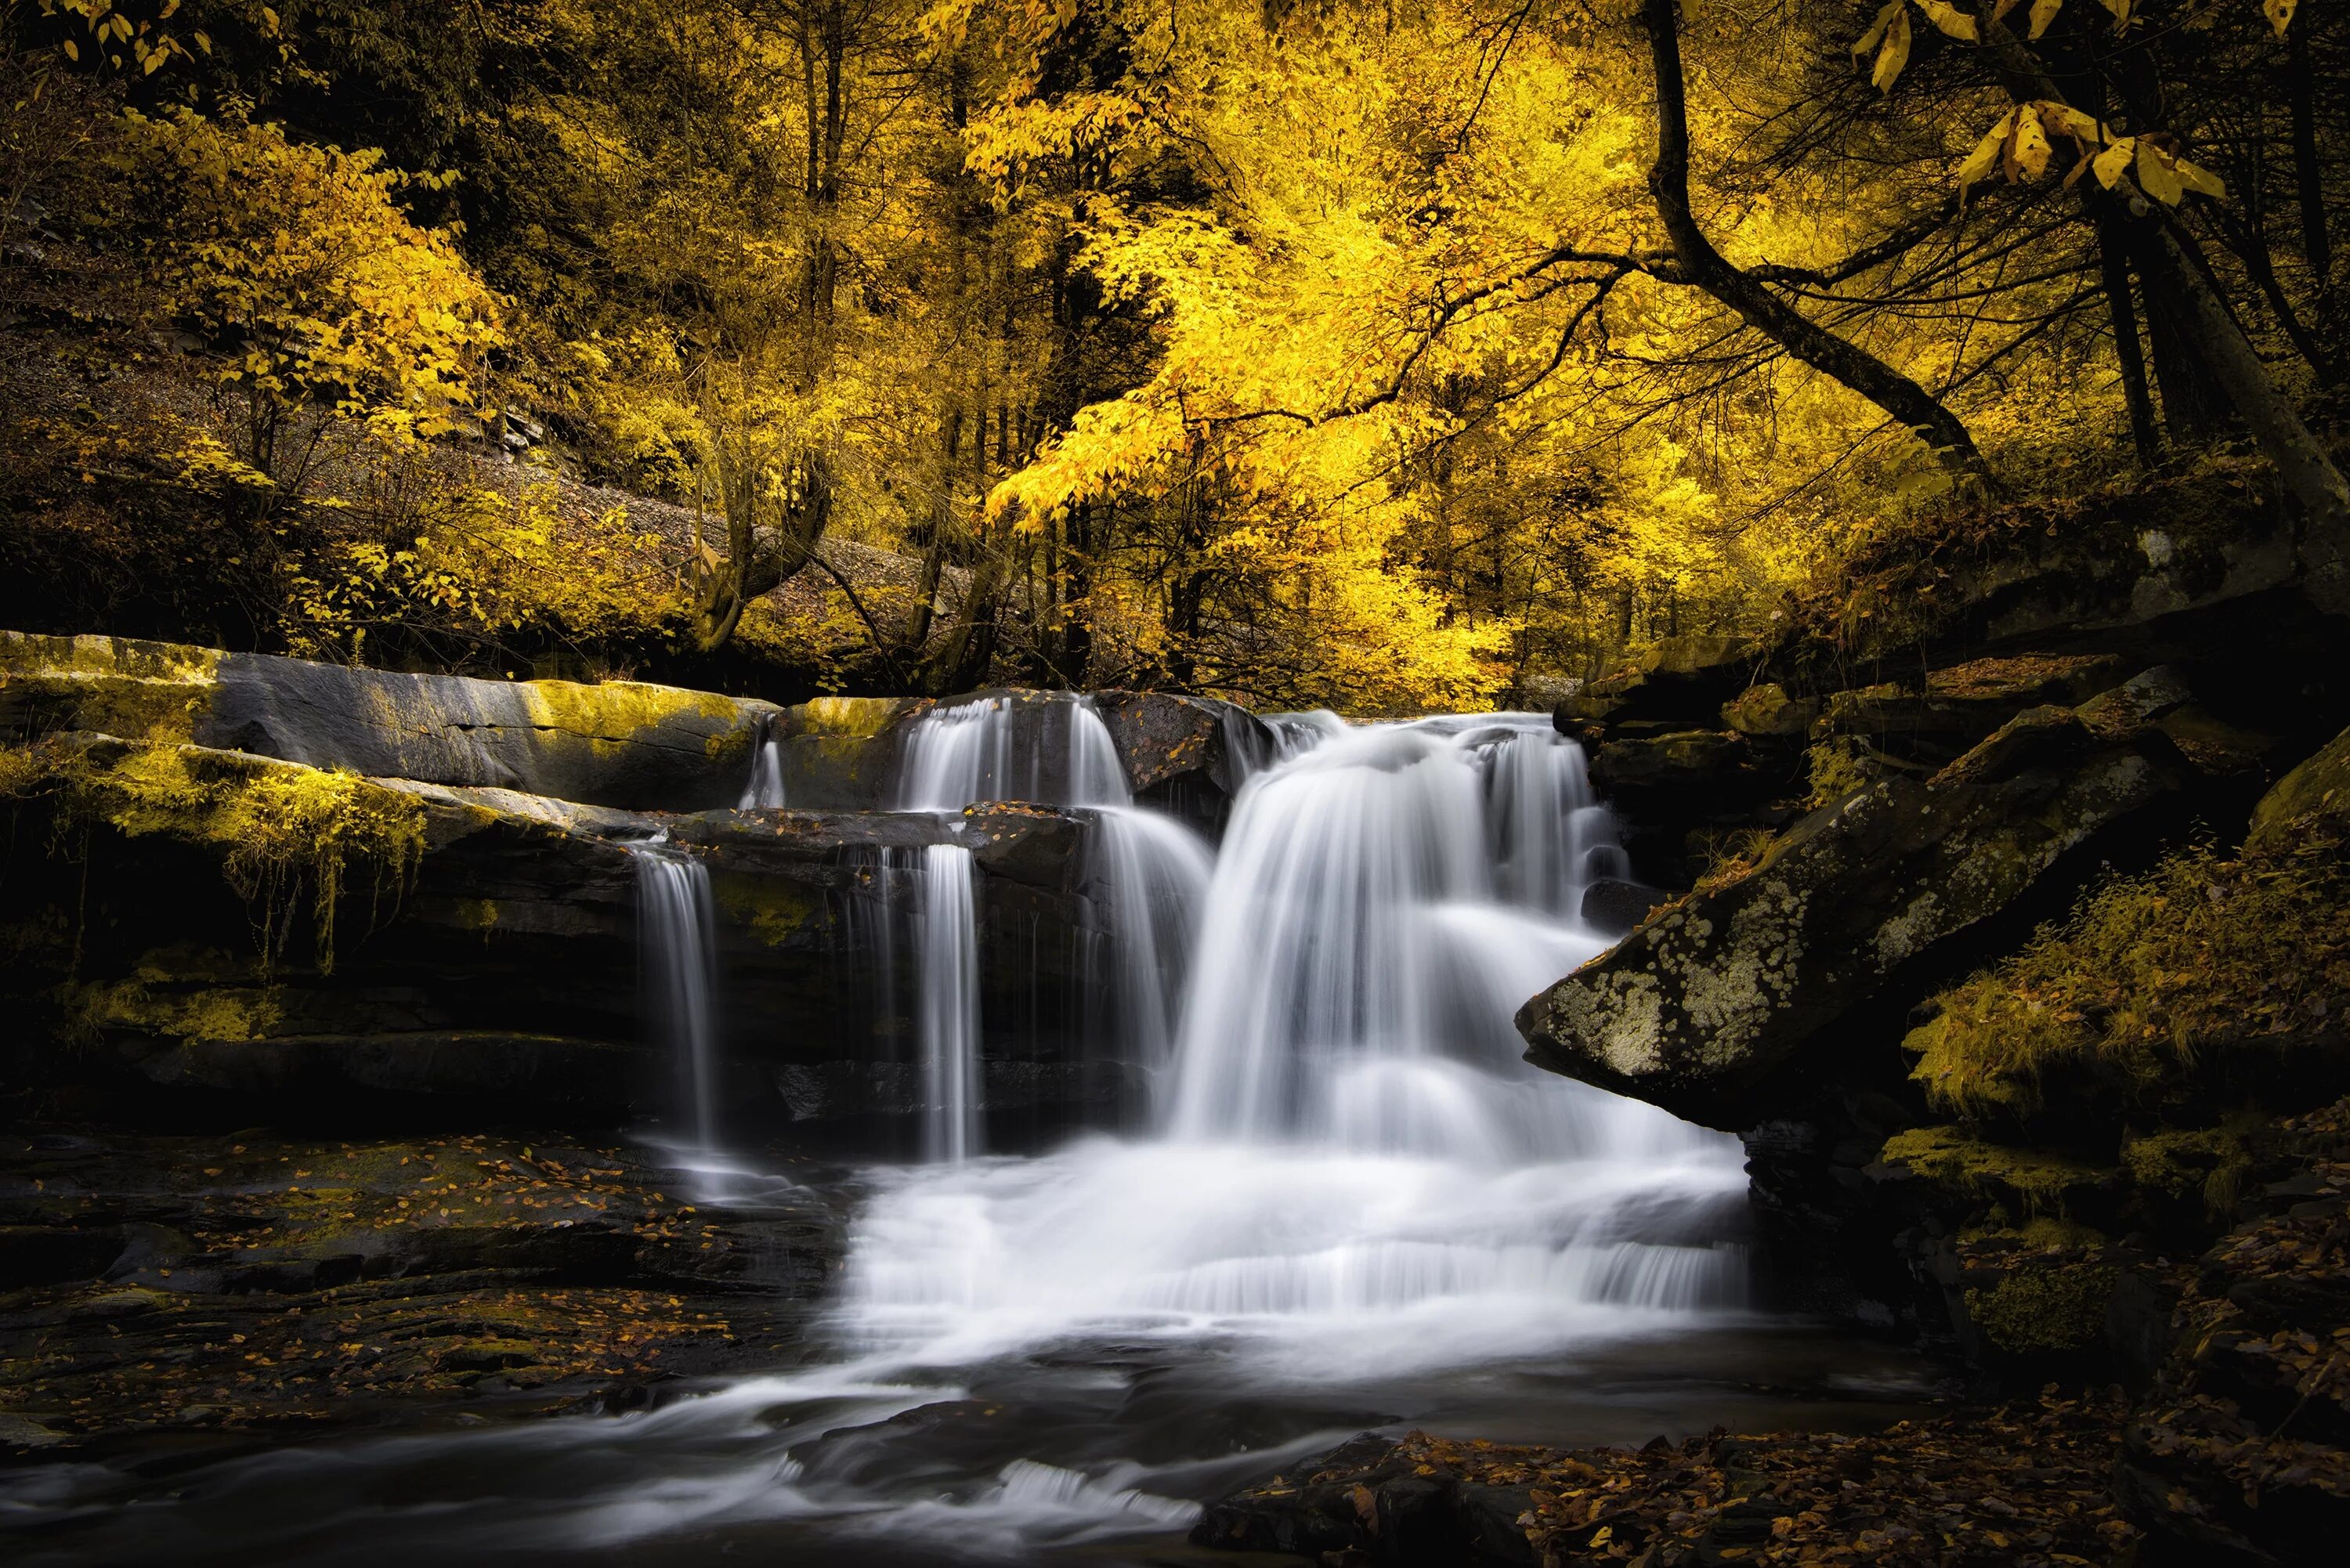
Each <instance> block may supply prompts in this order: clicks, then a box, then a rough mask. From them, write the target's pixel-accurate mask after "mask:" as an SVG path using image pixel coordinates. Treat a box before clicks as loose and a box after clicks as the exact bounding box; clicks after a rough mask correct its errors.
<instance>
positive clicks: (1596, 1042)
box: [1518, 682, 2193, 1128]
mask: <svg viewBox="0 0 2350 1568" xmlns="http://www.w3.org/2000/svg"><path fill="white" fill-rule="evenodd" d="M2149 684H2154V683H2151V682H2150V683H2149ZM2148 701H2156V699H2154V698H2152V697H2149V698H2148ZM2172 705H2173V706H2175V705H2176V704H2172ZM2165 711H2167V710H2165ZM2154 717H2158V714H2147V713H2143V712H2139V711H2137V710H2136V708H2135V707H2133V708H2132V709H2131V710H2130V711H2126V712H2116V711H2091V710H2090V709H2086V708H2085V709H2082V710H2077V711H2076V710H2068V709H2063V708H2054V707H2045V708H2038V709H2034V710H2032V711H2028V712H2025V713H2023V714H2022V715H2019V716H2018V717H2017V718H2015V719H2013V720H2012V721H2011V722H2008V723H2007V724H2006V725H2004V726H2003V727H2002V728H2001V729H2000V730H1999V731H1998V732H1996V733H1994V734H1993V735H1991V737H1990V738H1989V739H1988V740H1986V741H1984V742H1981V744H1980V745H1978V746H1977V747H1975V748H1974V750H1972V751H1970V752H1969V753H1967V754H1966V755H1965V756H1963V757H1961V758H1960V759H1959V760H1958V761H1957V762H1955V763H1952V764H1951V765H1950V766H1949V767H1948V768H1946V769H1944V770H1943V771H1942V772H1941V773H1939V774H1936V775H1935V776H1934V777H1932V778H1931V779H1929V780H1928V781H1925V782H1923V783H1919V782H1914V781H1911V780H1908V779H1892V780H1887V781H1886V782H1884V783H1882V784H1877V785H1875V786H1874V787H1872V788H1869V789H1866V790H1864V791H1862V792H1861V793H1859V794H1856V795H1854V796H1852V797H1851V798H1849V799H1847V800H1846V801H1844V802H1843V803H1841V804H1840V805H1835V806H1832V807H1829V808H1826V809H1825V810H1822V811H1818V812H1815V813H1814V814H1813V815H1810V816H1808V817H1806V818H1804V820H1803V821H1802V822H1800V823H1798V824H1797V825H1796V826H1794V827H1793V828H1791V829H1789V830H1788V831H1787V832H1786V833H1785V834H1784V835H1783V836H1781V837H1780V838H1779V839H1777V840H1776V841H1775V842H1774V843H1773V844H1772V845H1771V846H1770V847H1769V849H1768V850H1767V852H1766V853H1765V855H1764V857H1763V859H1762V861H1761V863H1760V864H1759V865H1757V866H1754V867H1751V868H1749V869H1746V870H1745V871H1744V872H1743V873H1742V874H1740V875H1737V876H1735V877H1732V878H1731V879H1730V880H1728V881H1727V882H1726V883H1724V884H1723V885H1720V886H1717V887H1713V888H1710V889H1708V890H1704V891H1700V892H1699V893H1696V894H1693V895H1691V896H1690V898H1686V899H1684V900H1682V901H1681V902H1679V903H1678V904H1675V905H1673V906H1671V907H1669V908H1668V909H1664V910H1663V911H1661V912H1659V913H1658V914H1656V915H1654V916H1652V917H1651V918H1650V919H1648V921H1647V923H1645V924H1643V925H1642V926H1641V927H1640V928H1639V929H1638V930H1636V931H1635V932H1633V934H1632V935H1631V936H1630V937H1628V938H1627V939H1626V940H1625V941H1624V942H1622V943H1621V944H1619V945H1618V946H1617V947H1616V948H1614V949H1612V950H1609V951H1608V952H1607V953H1606V954H1603V955H1602V956H1601V957H1599V958H1597V959H1595V960H1593V961H1591V962H1590V963H1588V964H1586V965H1585V966H1584V968H1583V969H1581V970H1580V971H1577V972H1576V973H1575V974H1574V975H1571V976H1569V977H1568V978H1567V979H1565V980H1564V981H1560V982H1559V983H1558V984H1557V985H1555V986H1554V987H1553V988H1551V990H1549V991H1548V992H1544V993H1543V994H1542V995H1541V996H1539V997H1537V998H1535V999H1534V1001H1532V1002H1528V1003H1527V1004H1526V1006H1525V1007H1524V1009H1523V1010H1522V1011H1521V1012H1520V1013H1519V1017H1518V1023H1519V1028H1520V1029H1521V1031H1522V1032H1523V1033H1524V1034H1525V1036H1526V1038H1527V1040H1528V1042H1529V1043H1530V1044H1531V1047H1532V1049H1531V1050H1530V1051H1529V1053H1528V1056H1529V1059H1530V1060H1532V1061H1534V1063H1536V1064H1539V1065H1543V1066H1547V1067H1550V1068H1552V1069H1553V1070H1555V1071H1559V1072H1564V1073H1566V1074H1568V1075H1570V1076H1574V1077H1579V1078H1583V1079H1585V1080H1586V1081H1587V1082H1591V1083H1596V1084H1599V1085H1602V1086H1604V1087H1607V1088H1612V1089H1617V1090H1618V1091H1620V1092H1623V1093H1627V1094H1631V1095H1635V1096H1638V1097H1640V1098H1642V1099H1646V1100H1649V1101H1651V1102H1652V1103H1655V1104H1657V1105H1660V1106H1665V1107H1666V1108H1668V1109H1669V1110H1672V1111H1674V1112H1676V1113H1677V1114H1679V1115H1681V1116H1689V1117H1691V1118H1692V1119H1695V1120H1698V1121H1702V1122H1707V1123H1709V1124H1711V1125H1713V1126H1717V1127H1730V1128H1743V1127H1752V1125H1754V1123H1755V1122H1756V1121H1758V1120H1761V1119H1763V1117H1765V1116H1769V1115H1771V1114H1773V1112H1772V1109H1771V1107H1770V1106H1767V1105H1765V1104H1763V1103H1761V1102H1760V1101H1758V1099H1757V1097H1756V1096H1757V1093H1758V1091H1760V1090H1763V1089H1764V1088H1766V1087H1768V1088H1770V1089H1771V1090H1772V1091H1773V1093H1776V1094H1780V1095H1784V1094H1786V1093H1787V1092H1788V1075H1787V1074H1786V1073H1785V1072H1784V1069H1785V1068H1786V1067H1787V1066H1788V1064H1790V1062H1791V1060H1792V1059H1794V1057H1796V1056H1797V1054H1799V1053H1802V1052H1804V1051H1805V1050H1806V1049H1807V1048H1808V1047H1811V1046H1812V1045H1813V1043H1814V1042H1815V1041H1816V1040H1818V1039H1819V1038H1820V1036H1821V1035H1822V1033H1823V1032H1824V1031H1826V1030H1828V1029H1829V1028H1830V1027H1831V1026H1832V1025H1834V1024H1835V1023H1836V1022H1837V1021H1838V1020H1839V1019H1841V1018H1843V1017H1845V1016H1846V1015H1847V1014H1848V1013H1850V1012H1853V1011H1854V1010H1855V1009H1856V1008H1857V1007H1859V1006H1860V1005H1861V1004H1863V1003H1864V1002H1867V1001H1868V1000H1869V999H1870V998H1871V997H1872V996H1874V995H1875V994H1876V993H1877V992H1878V991H1879V990H1880V989H1882V988H1883V987H1884V986H1885V985H1886V984H1887V981H1889V980H1891V979H1892V978H1893V977H1894V976H1896V975H1897V974H1898V973H1901V972H1902V971H1910V970H1913V969H1915V968H1916V967H1918V966H1921V965H1925V964H1929V963H1931V962H1933V961H1935V960H1937V959H1941V960H1943V961H1946V962H1947V961H1950V956H1951V953H1950V949H1951V947H1952V945H1953V943H1954V939H1959V938H1961V937H1962V936H1963V934H1964V933H1966V932H1968V931H1969V930H1970V929H1971V928H1975V927H1977V926H1979V925H1980V924H1981V923H1982V922H1984V921H1986V920H1990V919H1993V918H1994V917H1997V916H1999V915H2000V914H2002V912H2003V911H2005V910H2007V909H2009V908H2010V907H2011V906H2012V905H2014V904H2016V902H2017V901H2018V900H2019V899H2021V898H2024V896H2025V895H2027V894H2029V893H2031V892H2033V890H2034V889H2035V888H2041V887H2042V886H2043V884H2045V883H2047V882H2048V881H2049V880H2050V879H2051V878H2052V877H2059V876H2061V875H2062V873H2063V870H2064V868H2069V867H2077V866H2078V862H2079V860H2080V858H2081V857H2082V854H2083V853H2084V852H2085V851H2088V850H2089V849H2090V848H2091V846H2095V845H2096V844H2098V843H2099V841H2100V840H2101V839H2103V838H2104V837H2106V836H2108V835H2110V834H2111V833H2112V832H2113V831H2114V830H2116V828H2118V827H2121V826H2125V825H2126V824H2128V823H2130V822H2131V821H2132V819H2134V818H2137V817H2140V816H2143V815H2148V814H2149V813H2150V812H2151V811H2152V810H2153V809H2154V808H2157V807H2158V806H2161V805H2165V804H2166V803H2168V802H2171V801H2174V800H2175V799H2177V798H2178V796H2179V795H2180V794H2182V793H2183V792H2184V790H2185V789H2186V786H2187V784H2189V781H2190V780H2191V779H2192V777H2193V770H2192V769H2191V767H2190V766H2189V764H2188V763H2187V761H2186V759H2185V758H2184V757H2183V756H2182V755H2181V753H2179V751H2178V747H2177V746H2176V745H2175V744H2174V743H2173V742H2171V740H2170V739H2169V737H2168V736H2167V735H2165V734H2163V733H2161V732H2159V731H2158V730H2157V729H2155V728H2154V727H2153V726H2152V723H2151V720H2152V718H2154Z"/></svg>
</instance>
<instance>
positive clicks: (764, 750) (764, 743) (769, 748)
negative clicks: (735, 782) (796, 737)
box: [734, 713, 786, 811]
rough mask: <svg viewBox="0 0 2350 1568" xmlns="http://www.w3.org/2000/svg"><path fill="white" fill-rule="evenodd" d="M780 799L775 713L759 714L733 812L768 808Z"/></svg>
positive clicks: (779, 745) (781, 758) (781, 769)
mask: <svg viewBox="0 0 2350 1568" xmlns="http://www.w3.org/2000/svg"><path fill="white" fill-rule="evenodd" d="M785 804H786V803H785V800H784V742H783V737H782V736H780V735H778V734H776V733H775V715H774V714H772V713H762V714H761V715H760V716H759V722H758V728H757V729H756V731H755V732H754V734H753V737H752V746H751V777H750V780H749V781H748V782H747V783H745V784H743V798H742V799H741V800H740V801H739V802H737V803H736V805H735V808H734V809H735V810H737V811H772V810H775V809H776V808H778V807H780V806H782V805H785Z"/></svg>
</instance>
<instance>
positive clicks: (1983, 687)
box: [1810, 654, 2124, 763]
mask: <svg viewBox="0 0 2350 1568" xmlns="http://www.w3.org/2000/svg"><path fill="white" fill-rule="evenodd" d="M2123 673H2124V666H2123V664H2122V662H2121V660H2119V659H2116V658H2114V657H2113V656H2112V655H2110V654H2079V655H2062V656H2059V655H2039V654H2031V655H2022V656H2018V657H2015V658H2008V659H1970V660H1969V661H1968V662H1966V663H1964V664H1959V665H1953V666H1950V668H1948V669H1944V670H1934V671H1932V672H1930V673H1929V675H1928V676H1927V677H1926V682H1925V687H1924V689H1923V690H1918V689H1917V688H1915V687H1908V686H1901V685H1897V684H1890V683H1880V684H1877V685H1874V686H1864V687H1861V688H1858V689H1857V690H1854V691H1838V692H1835V693H1833V694H1831V695H1830V696H1829V697H1828V698H1827V699H1826V701H1825V704H1824V705H1823V708H1822V711H1820V714H1819V717H1818V719H1817V720H1816V721H1815V722H1814V723H1813V725H1812V726H1811V730H1810V735H1811V738H1812V739H1813V740H1814V742H1819V741H1825V740H1828V739H1830V738H1832V737H1835V736H1853V737H1856V738H1858V739H1861V740H1863V741H1865V742H1867V743H1868V744H1869V745H1871V746H1872V747H1874V748H1876V749H1877V750H1879V751H1882V752H1885V753H1889V754H1891V755H1893V756H1896V757H1899V758H1903V759H1906V760H1924V761H1931V762H1934V763H1946V762H1949V761H1950V760H1951V759H1952V758H1954V757H1956V756H1958V755H1959V754H1960V753H1962V752H1964V751H1966V750H1967V749H1968V748H1969V747H1970V746H1972V745H1973V744H1974V743H1975V742H1978V741H1980V740H1981V739H1982V738H1983V737H1984V736H1985V735H1988V734H1990V733H1991V732H1992V731H1993V730H1996V729H1998V728H1999V727H2000V726H2001V725H2002V724H2004V723H2006V722H2008V721H2009V720H2010V719H2012V718H2014V717H2015V716H2016V715H2017V714H2018V713H2021V712H2023V711H2026V710H2028V709H2032V708H2038V707H2043V706H2046V705H2048V704H2051V703H2054V704H2057V705H2060V706H2063V707H2067V708H2069V707H2072V706H2074V705H2075V704H2077V703H2080V702H2083V701H2087V700H2088V699H2089V698H2090V697H2092V696H2094V695H2095V694H2096V693H2097V692H2100V691H2106V690H2107V689H2109V688H2111V687H2112V686H2113V685H2114V684H2115V683H2116V681H2118V680H2121V679H2122V676H2123Z"/></svg>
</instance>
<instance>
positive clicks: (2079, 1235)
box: [1959, 1206, 2108, 1252]
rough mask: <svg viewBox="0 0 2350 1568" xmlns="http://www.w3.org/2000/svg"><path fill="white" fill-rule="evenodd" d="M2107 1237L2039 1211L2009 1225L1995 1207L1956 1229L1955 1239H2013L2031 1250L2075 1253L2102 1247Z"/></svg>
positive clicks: (1966, 1241)
mask: <svg viewBox="0 0 2350 1568" xmlns="http://www.w3.org/2000/svg"><path fill="white" fill-rule="evenodd" d="M2107 1240H2108V1238H2107V1237H2106V1233H2105V1232H2104V1231H2099V1230H2097V1229H2095V1227H2093V1226H2088V1225H2084V1224H2081V1223H2080V1222H2079V1221H2078V1220H2063V1219H2058V1218H2056V1217H2055V1216H2053V1215H2045V1214H2043V1215H2041V1216H2040V1217H2038V1218H2037V1219H2031V1220H2025V1221H2024V1222H2023V1223H2022V1224H2021V1225H2015V1224H2012V1223H2009V1221H2008V1216H2007V1215H2006V1214H2005V1213H2004V1212H2002V1211H2001V1210H1999V1209H1997V1208H1996V1207H1995V1206H1994V1208H1993V1209H1992V1210H1991V1213H1990V1214H1988V1215H1986V1216H1985V1217H1984V1222H1983V1223H1982V1224H1980V1225H1970V1226H1966V1227H1964V1228H1962V1229H1961V1230H1960V1231H1959V1241H1960V1242H1961V1243H1966V1244H1972V1243H1976V1242H1981V1241H2013V1242H2015V1243H2017V1244H2019V1245H2021V1246H2023V1247H2027V1248H2030V1249H2031V1250H2033V1251H2042V1252H2053V1251H2068V1252H2078V1251H2085V1250H2087V1249H2089V1248H2093V1247H2102V1246H2104V1245H2106V1241H2107Z"/></svg>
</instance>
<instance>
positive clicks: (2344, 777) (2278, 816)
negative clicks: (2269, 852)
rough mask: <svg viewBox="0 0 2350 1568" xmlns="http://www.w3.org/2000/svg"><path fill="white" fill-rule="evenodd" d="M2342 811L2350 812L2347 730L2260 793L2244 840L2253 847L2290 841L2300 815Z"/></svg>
mask: <svg viewBox="0 0 2350 1568" xmlns="http://www.w3.org/2000/svg"><path fill="white" fill-rule="evenodd" d="M2345 814H2350V730H2345V731H2343V732H2342V733H2340V734H2338V735H2336V736H2334V739H2333V740H2331V741H2330V742H2326V744H2325V746H2324V749H2322V750H2321V751H2319V752H2318V753H2317V754H2316V755H2315V756H2313V757H2309V758H2307V759H2305V760H2304V761H2303V763H2301V764H2300V765H2299V766H2298V767H2296V768H2294V769H2293V771H2292V772H2291V773H2289V774H2285V775H2284V777H2282V778H2281V779H2279V780H2278V781H2277V782H2276V786H2275V787H2274V788H2273V789H2272V790H2270V791H2269V792H2268V794H2264V795H2262V797H2261V803H2260V805H2256V806H2254V807H2253V808H2252V828H2251V836H2250V837H2249V839H2248V840H2247V843H2248V844H2249V845H2251V846H2252V847H2253V848H2255V849H2261V848H2265V847H2268V846H2272V845H2277V844H2286V843H2290V842H2291V841H2292V839H2293V836H2294V833H2295V826H2296V825H2297V824H2299V823H2300V822H2301V819H2303V818H2304V817H2336V818H2338V817H2340V816H2342V815H2345ZM2303 831H2307V829H2306V827H2304V828H2303Z"/></svg>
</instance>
